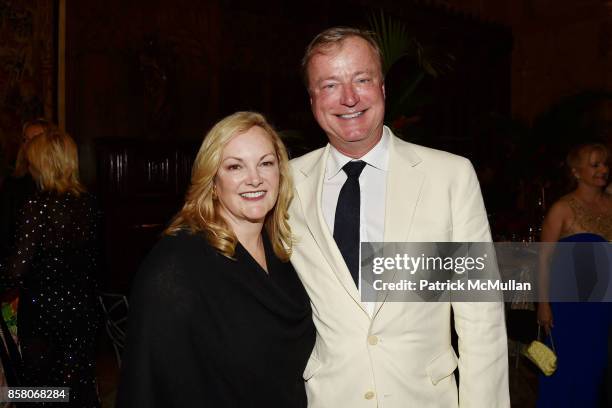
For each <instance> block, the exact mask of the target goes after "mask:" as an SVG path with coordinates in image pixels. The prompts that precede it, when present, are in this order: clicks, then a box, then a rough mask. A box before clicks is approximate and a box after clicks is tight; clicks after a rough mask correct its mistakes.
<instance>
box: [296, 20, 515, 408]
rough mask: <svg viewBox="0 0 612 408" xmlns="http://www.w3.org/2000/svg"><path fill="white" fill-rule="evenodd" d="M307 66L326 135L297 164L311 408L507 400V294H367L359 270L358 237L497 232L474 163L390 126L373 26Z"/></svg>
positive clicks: (316, 47)
mask: <svg viewBox="0 0 612 408" xmlns="http://www.w3.org/2000/svg"><path fill="white" fill-rule="evenodd" d="M303 69H304V74H305V79H306V83H307V86H308V92H309V95H310V102H311V106H312V111H313V113H314V116H315V118H316V120H317V122H318V123H319V125H320V126H321V127H322V128H323V130H324V131H325V132H326V134H327V136H328V138H329V144H328V145H327V146H326V147H324V148H322V149H319V150H316V151H313V152H311V153H308V154H306V155H304V156H302V157H299V158H297V159H294V160H292V163H291V164H292V169H293V175H294V182H295V189H296V194H295V198H294V200H293V202H292V205H291V209H290V222H291V226H292V232H293V234H294V237H295V241H296V242H295V245H294V250H293V251H294V252H293V255H292V258H291V261H292V263H293V265H294V266H295V268H296V269H297V272H298V274H299V276H300V278H301V279H302V281H303V283H304V286H305V287H306V289H307V291H308V294H309V295H310V299H311V302H312V309H313V318H314V321H315V324H316V327H317V341H316V345H315V348H314V350H313V353H312V356H311V358H310V360H309V362H308V365H307V367H306V370H305V371H304V379H305V380H306V388H307V394H308V404H309V407H311V408H344V407H346V408H361V407H363V408H371V407H372V408H373V407H381V408H405V407H417V408H425V407H443V408H447V407H448V408H450V407H457V406H461V407H483V408H495V407H509V406H510V403H509V396H508V362H507V343H506V330H505V322H504V315H503V305H502V304H501V303H458V302H457V303H451V302H438V303H434V302H432V303H425V302H423V303H400V302H395V303H394V302H387V303H384V302H382V303H368V302H362V301H361V298H360V294H359V290H358V286H357V285H358V283H357V282H358V278H357V277H356V276H355V274H356V273H357V274H358V264H356V262H358V260H357V261H356V256H357V255H356V254H355V248H358V245H359V241H370V242H381V241H386V242H405V241H415V242H427V241H433V242H445V241H455V242H467V241H478V242H482V241H490V240H491V235H490V230H489V225H488V222H487V218H486V213H485V208H484V205H483V202H482V197H481V193H480V187H479V185H478V181H477V179H476V175H475V173H474V170H473V168H472V166H471V164H470V162H469V161H468V160H466V159H464V158H462V157H459V156H455V155H452V154H449V153H445V152H441V151H437V150H433V149H429V148H425V147H422V146H417V145H414V144H410V143H406V142H404V141H402V140H400V139H398V138H396V137H395V136H394V135H393V133H392V132H391V131H390V130H389V129H388V128H387V127H385V126H383V117H384V99H385V88H384V82H383V76H382V72H381V61H380V50H379V48H378V46H377V44H376V42H375V41H374V40H373V38H372V37H371V36H370V35H369V34H368V33H365V32H362V31H360V30H356V29H351V28H332V29H329V30H326V31H324V32H323V33H321V34H319V35H318V36H317V37H316V38H315V39H314V40H313V41H312V42H311V44H310V45H309V47H308V48H307V51H306V55H305V57H304V60H303ZM361 162H363V163H361ZM347 163H352V164H348V165H347ZM354 168H357V170H355V169H354ZM351 169H353V170H351ZM351 217H354V218H351ZM357 254H358V249H357ZM355 267H357V271H356V270H355ZM451 307H452V309H453V311H454V317H455V328H456V331H457V333H458V335H459V357H457V356H456V354H455V352H454V351H453V348H452V346H451V326H450V323H451V322H450V316H451ZM457 367H459V372H460V386H459V387H458V388H459V389H457V383H456V381H455V377H454V374H453V372H454V370H455V368H457Z"/></svg>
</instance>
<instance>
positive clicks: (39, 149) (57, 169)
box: [23, 127, 85, 196]
mask: <svg viewBox="0 0 612 408" xmlns="http://www.w3.org/2000/svg"><path fill="white" fill-rule="evenodd" d="M23 152H24V157H25V161H26V163H27V164H28V168H29V171H30V174H31V175H32V178H33V179H34V181H35V182H36V183H37V184H38V186H39V188H40V189H42V190H44V191H53V192H56V193H59V194H63V193H67V192H70V193H73V194H75V195H77V196H78V195H80V194H81V193H82V192H84V191H85V187H83V185H82V184H81V182H80V181H79V152H78V149H77V145H76V143H75V142H74V140H73V139H72V138H71V137H70V136H69V135H68V134H67V133H65V132H62V131H60V130H59V129H57V128H54V127H52V128H50V129H48V130H47V131H46V132H45V133H43V134H42V135H39V136H36V137H35V138H34V139H32V140H30V141H28V142H26V143H25V145H24V146H23Z"/></svg>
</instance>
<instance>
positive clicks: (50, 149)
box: [0, 128, 99, 408]
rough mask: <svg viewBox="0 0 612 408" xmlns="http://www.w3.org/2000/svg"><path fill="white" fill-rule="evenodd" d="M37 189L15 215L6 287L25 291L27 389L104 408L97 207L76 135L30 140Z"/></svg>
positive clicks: (27, 155) (1, 268)
mask: <svg viewBox="0 0 612 408" xmlns="http://www.w3.org/2000/svg"><path fill="white" fill-rule="evenodd" d="M23 155H24V156H23V157H24V160H25V163H27V167H28V172H29V173H30V174H31V176H32V178H33V180H34V181H35V183H36V185H37V187H38V191H37V192H36V193H35V194H34V195H33V196H31V197H30V198H29V199H27V200H26V202H25V203H24V205H23V207H22V209H21V211H20V215H19V217H18V220H17V233H16V238H15V249H14V250H13V253H12V255H11V256H10V257H9V258H8V261H7V262H6V263H3V264H2V265H0V275H1V276H2V281H1V285H0V286H2V289H8V288H10V287H18V288H19V311H18V317H17V326H18V336H19V343H20V345H21V352H22V360H23V369H22V370H23V374H22V375H23V378H22V381H21V383H22V385H23V386H31V387H40V386H45V387H70V402H69V403H66V404H63V405H62V406H64V405H65V406H66V407H79V408H83V407H99V402H98V398H97V392H96V386H95V377H94V362H95V354H94V353H95V336H96V331H97V327H98V314H97V312H96V311H97V308H96V304H95V302H94V300H95V282H94V276H95V270H96V262H97V261H96V258H97V236H96V229H97V227H96V224H97V217H98V215H97V210H96V206H95V203H94V200H93V198H92V196H90V195H89V194H87V193H86V191H85V188H84V187H83V185H82V184H81V183H80V181H79V173H78V153H77V147H76V144H75V143H74V140H72V138H71V137H70V136H68V135H67V134H66V133H63V132H61V131H59V130H57V129H56V128H52V129H49V131H48V132H45V133H43V134H40V135H38V136H36V137H34V138H33V139H31V140H29V141H27V142H26V144H25V145H24V147H23Z"/></svg>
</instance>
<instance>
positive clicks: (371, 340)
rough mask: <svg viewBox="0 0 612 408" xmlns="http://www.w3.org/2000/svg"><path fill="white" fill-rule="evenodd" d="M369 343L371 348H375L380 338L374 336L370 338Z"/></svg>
mask: <svg viewBox="0 0 612 408" xmlns="http://www.w3.org/2000/svg"><path fill="white" fill-rule="evenodd" d="M368 343H369V344H370V345H371V346H375V345H377V344H378V337H376V336H374V335H372V336H368Z"/></svg>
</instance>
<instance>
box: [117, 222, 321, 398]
mask: <svg viewBox="0 0 612 408" xmlns="http://www.w3.org/2000/svg"><path fill="white" fill-rule="evenodd" d="M264 248H265V254H266V261H267V266H268V271H269V275H268V274H266V272H265V271H264V270H263V269H262V268H261V267H260V266H259V265H258V264H257V262H256V261H255V260H254V259H253V258H252V257H251V255H250V254H249V253H248V252H247V251H246V250H245V249H244V247H242V246H241V245H240V244H238V245H237V247H236V253H235V258H236V260H235V261H233V260H231V259H228V258H226V257H225V256H223V255H221V254H219V253H218V252H216V250H214V249H213V248H212V247H211V246H210V245H209V244H208V243H207V241H206V240H205V238H203V237H202V236H200V235H192V234H189V233H187V232H181V233H179V234H177V236H166V237H164V238H162V240H161V241H160V242H159V243H158V244H157V245H156V247H155V248H154V249H153V251H152V252H151V253H150V254H149V256H148V257H147V258H146V260H145V261H144V263H143V265H142V266H141V268H140V271H139V273H138V275H137V277H136V280H135V282H134V285H133V289H132V295H131V303H130V315H129V328H128V341H127V343H128V344H127V348H126V350H125V353H124V362H123V372H122V375H121V377H122V378H121V384H120V387H119V395H118V401H117V404H118V405H117V406H118V408H127V407H148V408H156V407H177V408H184V407H215V408H223V407H240V408H246V407H264V406H265V407H276V408H283V407H287V408H294V407H296V408H297V407H306V394H305V388H304V381H303V379H302V373H303V371H304V368H305V367H306V362H307V361H308V358H309V356H310V353H311V351H312V348H313V346H314V341H315V329H314V325H313V323H312V317H311V309H310V303H309V300H308V296H307V294H306V292H305V290H304V287H303V286H302V284H301V282H300V281H299V279H298V277H297V275H296V273H295V270H294V269H293V267H292V266H291V264H290V263H282V262H280V261H279V260H278V258H276V256H275V255H274V252H273V251H272V249H271V246H270V243H269V242H268V239H267V238H265V237H264Z"/></svg>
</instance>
